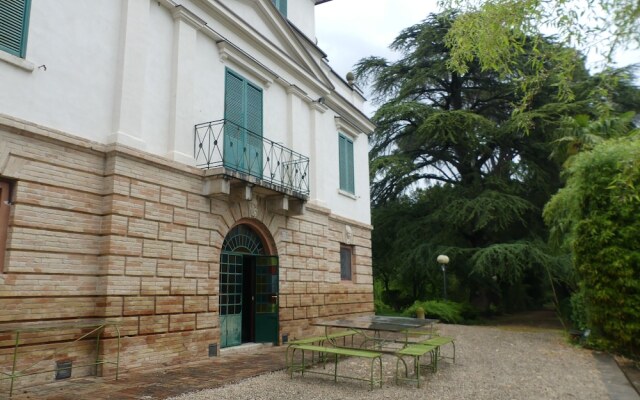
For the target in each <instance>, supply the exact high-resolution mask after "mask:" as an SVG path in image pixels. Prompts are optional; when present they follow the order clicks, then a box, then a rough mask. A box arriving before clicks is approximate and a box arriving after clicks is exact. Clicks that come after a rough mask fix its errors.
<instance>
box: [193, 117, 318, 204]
mask: <svg viewBox="0 0 640 400" xmlns="http://www.w3.org/2000/svg"><path fill="white" fill-rule="evenodd" d="M194 157H195V159H196V165H197V166H198V167H199V168H203V169H206V170H209V171H208V173H207V176H208V177H215V178H216V179H218V181H216V183H215V186H216V188H217V189H207V190H208V191H209V192H210V193H212V192H216V193H217V192H219V193H223V194H228V193H229V188H228V187H229V185H230V184H231V182H238V181H239V182H242V183H243V184H244V185H246V184H249V185H255V186H258V187H260V188H262V189H264V190H266V191H267V194H269V193H271V194H274V193H275V194H284V195H286V196H290V197H293V198H296V199H299V200H302V201H305V200H307V198H308V196H309V157H305V156H303V155H302V154H300V153H297V152H295V151H293V150H291V149H288V148H286V147H284V146H283V145H281V144H280V143H276V142H273V141H271V140H269V139H266V138H264V137H262V135H258V134H256V133H254V132H251V131H249V130H247V129H246V128H243V127H241V126H239V125H236V124H234V123H233V122H231V121H228V120H224V119H220V120H217V121H211V122H205V123H203V124H198V125H196V126H195V143H194ZM220 178H221V179H223V180H224V181H220V180H219V179H220ZM225 182H226V183H225Z"/></svg>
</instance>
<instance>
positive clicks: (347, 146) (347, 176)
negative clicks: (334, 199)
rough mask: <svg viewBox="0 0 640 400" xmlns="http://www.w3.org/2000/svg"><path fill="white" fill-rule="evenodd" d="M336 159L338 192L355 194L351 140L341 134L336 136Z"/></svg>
mask: <svg viewBox="0 0 640 400" xmlns="http://www.w3.org/2000/svg"><path fill="white" fill-rule="evenodd" d="M338 158H339V162H340V190H342V191H345V192H348V193H355V192H356V190H355V183H354V174H353V140H351V139H349V138H348V137H346V136H345V135H343V134H340V135H339V136H338Z"/></svg>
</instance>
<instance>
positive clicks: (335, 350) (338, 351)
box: [286, 344, 382, 390]
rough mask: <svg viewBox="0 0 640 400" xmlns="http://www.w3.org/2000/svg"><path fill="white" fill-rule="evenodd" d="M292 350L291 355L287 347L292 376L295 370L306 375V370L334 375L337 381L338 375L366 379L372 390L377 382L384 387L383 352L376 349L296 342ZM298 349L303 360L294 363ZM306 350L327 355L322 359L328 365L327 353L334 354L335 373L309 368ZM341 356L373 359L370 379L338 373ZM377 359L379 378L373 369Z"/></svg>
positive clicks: (288, 366)
mask: <svg viewBox="0 0 640 400" xmlns="http://www.w3.org/2000/svg"><path fill="white" fill-rule="evenodd" d="M289 347H290V348H291V349H292V351H291V357H289V355H288V354H289V351H288V350H289V349H287V361H286V365H287V370H288V371H289V374H290V376H291V377H292V378H293V373H294V372H298V371H299V372H300V373H301V375H302V376H304V373H305V371H306V372H307V373H313V374H320V375H329V376H333V380H334V381H335V382H337V381H338V377H340V378H345V379H354V380H359V381H364V382H369V384H370V387H371V390H373V386H374V385H375V384H379V385H380V387H382V353H378V352H375V351H369V350H357V349H346V348H342V347H325V346H316V345H311V344H294V345H291V346H289ZM296 350H301V351H302V360H301V363H300V364H294V361H293V360H294V356H295V353H296ZM305 351H310V352H311V353H312V354H313V353H319V354H323V355H325V357H322V359H323V360H324V364H325V365H326V360H327V358H326V355H327V354H333V355H334V356H335V357H334V370H333V374H331V373H327V372H321V371H311V370H308V369H307V365H306V364H305ZM339 356H346V357H361V358H367V359H370V360H371V369H370V376H369V379H365V378H359V377H354V376H348V375H338V358H339ZM376 360H378V365H379V370H380V377H379V378H377V379H376V378H375V377H374V374H373V371H374V366H375V362H376Z"/></svg>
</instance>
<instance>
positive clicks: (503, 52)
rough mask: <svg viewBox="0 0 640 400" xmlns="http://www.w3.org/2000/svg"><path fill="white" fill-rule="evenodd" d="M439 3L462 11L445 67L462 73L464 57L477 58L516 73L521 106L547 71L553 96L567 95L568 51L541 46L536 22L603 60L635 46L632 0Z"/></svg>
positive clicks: (636, 11) (637, 6) (639, 11)
mask: <svg viewBox="0 0 640 400" xmlns="http://www.w3.org/2000/svg"><path fill="white" fill-rule="evenodd" d="M439 4H440V6H441V7H443V8H444V9H456V10H460V11H461V12H462V14H461V15H460V17H459V18H457V19H456V20H455V22H454V23H453V26H452V27H451V29H450V30H449V31H448V33H447V37H446V44H447V46H448V47H449V48H450V49H451V58H450V59H449V66H450V67H451V68H452V69H453V70H455V71H457V72H458V73H464V72H465V71H466V70H467V68H468V65H469V62H470V61H477V62H478V63H479V65H480V68H481V69H482V70H485V71H495V72H496V73H498V74H499V75H500V76H503V77H506V76H516V77H517V78H518V79H519V80H520V83H521V89H522V90H523V91H524V92H525V93H526V95H525V96H523V98H522V101H521V107H526V104H528V102H529V100H530V99H531V96H533V95H535V93H536V92H537V91H538V90H539V89H540V88H541V87H542V85H543V82H544V81H545V80H546V78H547V77H548V76H549V75H550V74H555V75H557V76H558V77H559V79H558V82H557V87H558V92H557V95H559V97H560V98H562V99H571V98H572V97H573V93H572V90H571V81H572V75H573V69H574V68H575V66H576V63H575V60H574V54H572V52H571V51H568V52H565V51H559V52H551V53H549V52H545V51H541V49H540V48H539V45H543V43H544V42H543V41H540V40H536V39H535V38H536V37H538V36H537V35H538V32H539V31H540V28H541V27H547V28H548V29H550V30H552V31H554V32H555V34H556V37H557V41H558V42H559V43H561V44H562V45H563V47H564V48H565V49H569V48H570V47H575V48H577V49H578V50H580V51H581V52H583V53H585V54H586V53H588V52H589V51H591V50H596V51H598V52H599V53H600V55H601V56H603V57H604V60H605V64H610V63H611V61H612V58H613V56H614V54H615V52H616V51H617V50H620V49H626V48H633V47H635V48H637V47H638V46H640V23H639V21H640V3H639V2H638V1H637V0H582V1H568V0H517V1H516V0H474V1H466V0H464V1H463V0H440V1H439ZM532 38H534V40H533V41H531V39H532ZM528 46H531V47H530V49H527V48H526V47H528ZM525 52H526V53H527V54H528V56H529V60H528V62H527V63H526V64H525V65H523V64H522V63H521V62H520V56H521V55H522V54H523V53H525Z"/></svg>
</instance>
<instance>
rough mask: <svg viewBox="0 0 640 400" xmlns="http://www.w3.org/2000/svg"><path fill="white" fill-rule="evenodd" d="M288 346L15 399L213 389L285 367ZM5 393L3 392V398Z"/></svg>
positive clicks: (98, 399) (96, 399) (118, 399)
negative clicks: (285, 354)
mask: <svg viewBox="0 0 640 400" xmlns="http://www.w3.org/2000/svg"><path fill="white" fill-rule="evenodd" d="M285 350H286V346H280V347H262V348H261V349H259V350H257V352H251V353H247V352H238V353H233V354H224V355H223V356H221V357H212V358H211V359H209V360H207V361H204V362H198V363H190V364H186V365H180V366H178V367H172V368H166V369H162V370H154V371H139V372H127V373H123V374H121V378H120V379H118V380H117V381H116V380H113V379H102V378H94V377H88V378H80V379H73V380H70V381H64V382H56V383H52V384H48V385H42V386H37V387H33V388H27V389H23V390H18V391H14V396H13V397H12V399H17V400H18V399H19V400H22V399H38V400H41V399H48V400H78V399H90V400H102V399H113V400H132V399H136V400H156V399H165V398H167V397H171V396H177V395H180V394H182V393H188V392H193V391H197V390H202V389H210V388H215V387H219V386H222V385H224V384H228V383H230V382H237V381H239V380H242V379H246V378H249V377H252V376H256V375H261V374H264V373H267V372H272V371H277V370H279V369H283V368H284V352H285ZM4 396H6V394H4V393H2V394H0V399H1V398H5V397H4Z"/></svg>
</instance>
